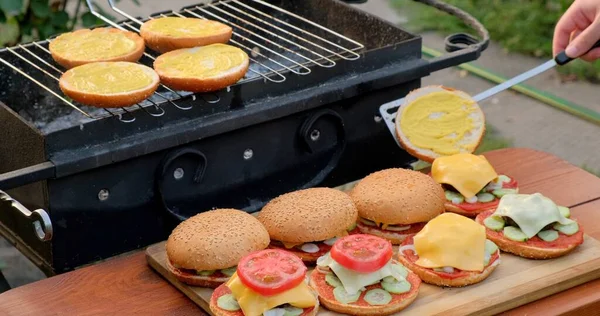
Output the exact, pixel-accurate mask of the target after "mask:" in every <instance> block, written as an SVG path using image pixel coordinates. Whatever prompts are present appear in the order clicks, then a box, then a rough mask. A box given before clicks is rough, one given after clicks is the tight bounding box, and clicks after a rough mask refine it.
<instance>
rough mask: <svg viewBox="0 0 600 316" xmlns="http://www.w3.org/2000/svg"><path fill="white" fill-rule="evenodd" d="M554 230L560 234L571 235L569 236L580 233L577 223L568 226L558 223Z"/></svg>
mask: <svg viewBox="0 0 600 316" xmlns="http://www.w3.org/2000/svg"><path fill="white" fill-rule="evenodd" d="M552 228H554V229H556V230H558V231H559V232H561V233H563V234H565V235H569V236H570V235H573V234H575V233H577V232H578V231H579V225H578V224H577V222H573V223H571V224H567V225H562V224H559V223H556V224H554V226H553V227H552Z"/></svg>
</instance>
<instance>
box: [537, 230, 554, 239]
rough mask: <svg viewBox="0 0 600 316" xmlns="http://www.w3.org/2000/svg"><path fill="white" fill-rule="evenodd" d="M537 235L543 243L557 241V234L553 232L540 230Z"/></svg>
mask: <svg viewBox="0 0 600 316" xmlns="http://www.w3.org/2000/svg"><path fill="white" fill-rule="evenodd" d="M537 235H538V237H540V239H541V240H543V241H555V240H557V239H558V232H557V231H555V230H542V231H541V232H539V233H537Z"/></svg>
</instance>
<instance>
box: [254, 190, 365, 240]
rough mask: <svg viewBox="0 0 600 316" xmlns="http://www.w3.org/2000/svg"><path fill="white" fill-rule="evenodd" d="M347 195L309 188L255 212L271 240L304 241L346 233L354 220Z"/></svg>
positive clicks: (352, 206)
mask: <svg viewBox="0 0 600 316" xmlns="http://www.w3.org/2000/svg"><path fill="white" fill-rule="evenodd" d="M357 214H358V212H357V210H356V207H355V206H354V203H352V200H351V199H350V197H349V196H348V195H347V194H346V193H344V192H342V191H339V190H336V189H330V188H311V189H305V190H299V191H295V192H291V193H286V194H283V195H280V196H279V197H277V198H275V199H273V200H271V201H270V202H269V203H267V205H265V206H264V207H263V209H262V210H261V211H260V213H259V214H258V217H257V218H258V220H259V221H260V222H261V223H262V224H263V225H264V226H265V227H266V229H267V231H268V232H269V235H270V236H271V239H274V240H278V241H283V242H289V243H306V242H313V241H323V240H327V239H330V238H333V237H336V236H337V235H339V234H343V233H345V232H346V229H347V228H348V227H350V226H351V225H352V224H353V223H354V222H356V219H357Z"/></svg>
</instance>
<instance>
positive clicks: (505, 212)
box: [492, 193, 574, 238]
mask: <svg viewBox="0 0 600 316" xmlns="http://www.w3.org/2000/svg"><path fill="white" fill-rule="evenodd" d="M492 216H505V217H510V218H511V219H512V220H513V221H514V222H515V223H516V224H517V225H519V228H520V229H521V231H523V233H525V235H526V236H527V238H531V237H533V236H535V235H536V234H537V233H539V232H540V231H541V230H542V229H543V228H544V227H546V226H548V225H549V224H552V223H555V222H559V223H561V224H563V225H567V224H570V223H573V222H574V221H573V220H570V219H568V218H566V217H564V216H562V215H561V214H560V211H559V210H558V206H557V205H556V204H555V203H554V202H553V201H552V200H551V199H549V198H547V197H545V196H543V195H542V194H540V193H534V194H507V195H505V196H503V197H502V198H501V199H500V203H499V204H498V208H497V209H496V211H495V212H494V214H493V215H492Z"/></svg>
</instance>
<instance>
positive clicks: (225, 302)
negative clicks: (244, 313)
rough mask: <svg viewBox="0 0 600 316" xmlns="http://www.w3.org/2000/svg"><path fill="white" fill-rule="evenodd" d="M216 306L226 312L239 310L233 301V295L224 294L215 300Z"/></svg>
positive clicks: (236, 303) (238, 306)
mask: <svg viewBox="0 0 600 316" xmlns="http://www.w3.org/2000/svg"><path fill="white" fill-rule="evenodd" d="M217 306H219V308H220V309H224V310H226V311H230V312H235V311H238V310H240V305H239V304H238V302H237V301H236V300H235V298H234V297H233V295H231V294H225V295H223V296H221V297H219V298H218V299H217Z"/></svg>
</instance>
